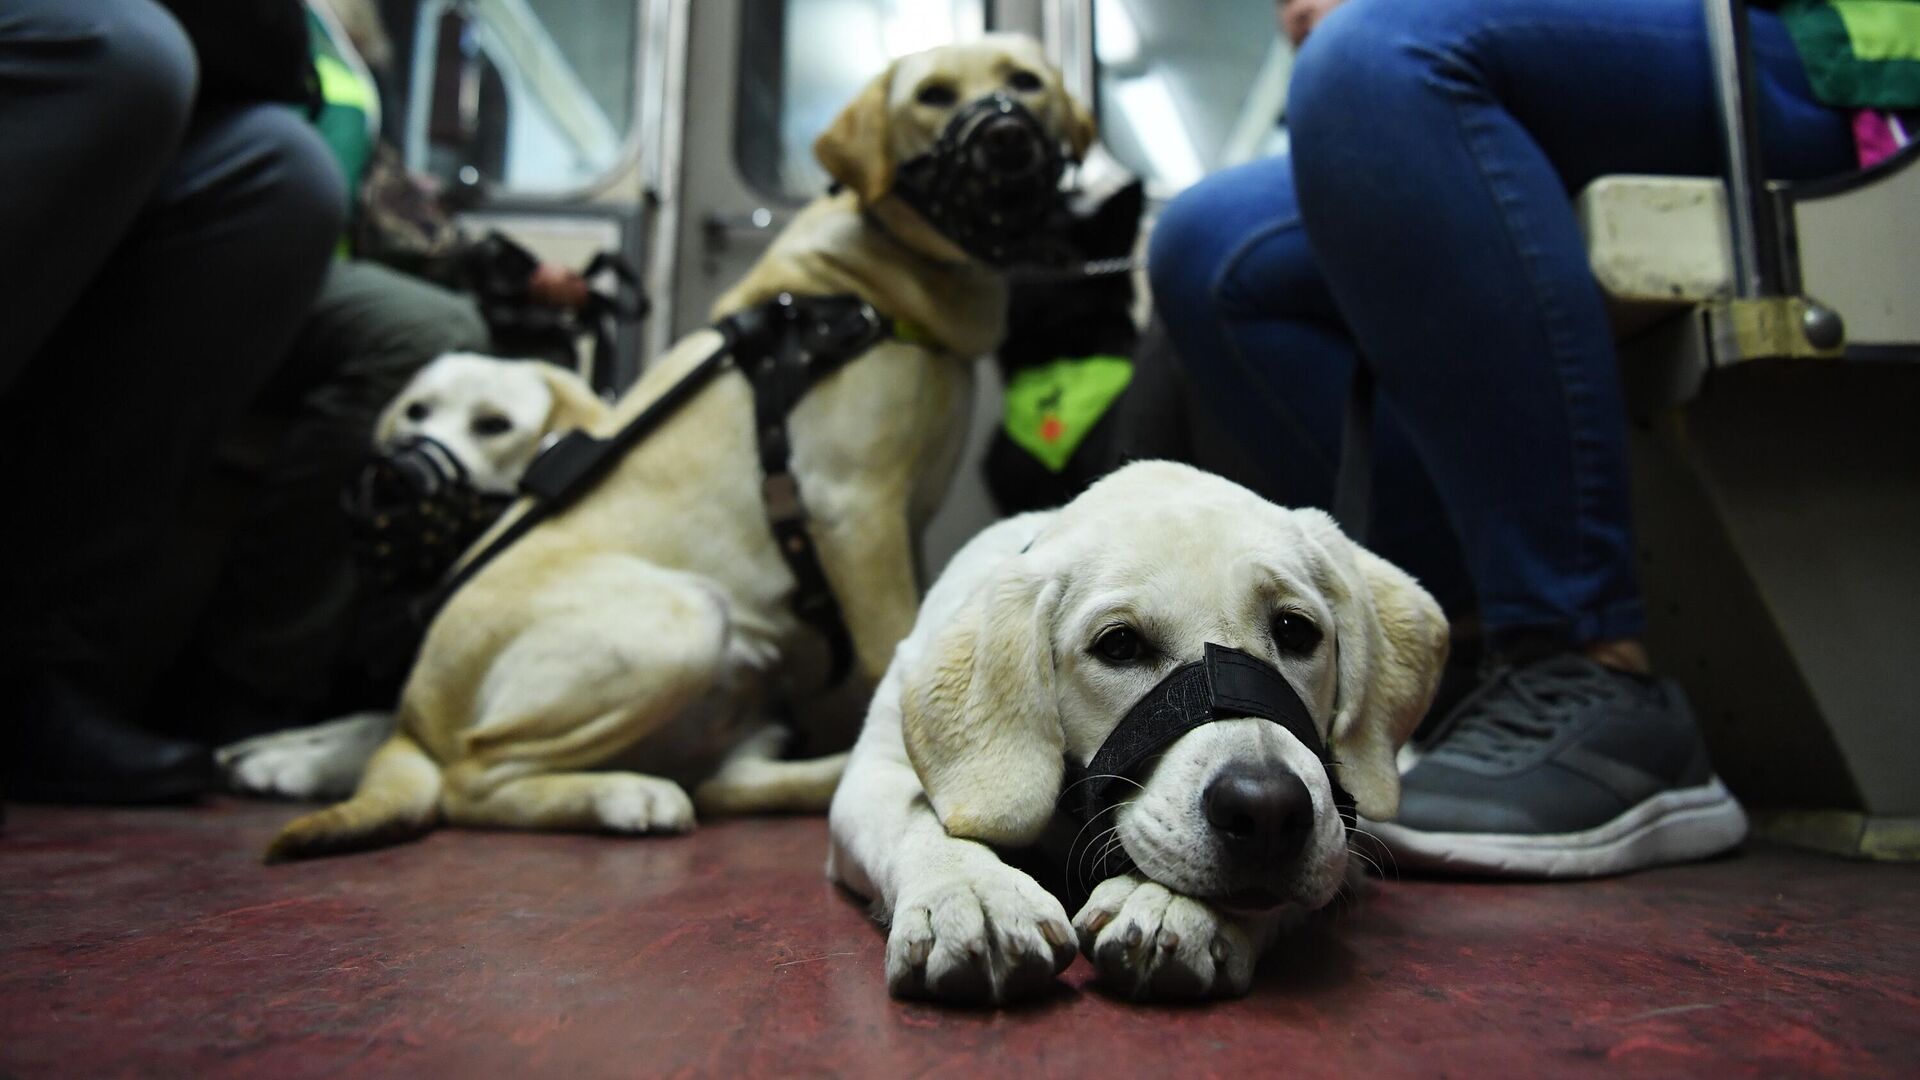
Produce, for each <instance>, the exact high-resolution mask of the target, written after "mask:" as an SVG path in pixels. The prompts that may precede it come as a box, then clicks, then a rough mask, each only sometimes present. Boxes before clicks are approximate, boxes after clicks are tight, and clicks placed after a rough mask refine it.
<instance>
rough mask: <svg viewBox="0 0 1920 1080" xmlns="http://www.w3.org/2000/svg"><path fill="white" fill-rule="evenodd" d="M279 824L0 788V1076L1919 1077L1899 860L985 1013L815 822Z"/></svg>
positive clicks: (1503, 913)
mask: <svg viewBox="0 0 1920 1080" xmlns="http://www.w3.org/2000/svg"><path fill="white" fill-rule="evenodd" d="M291 813H292V810H291V809H290V808H287V807H283V806H273V805H265V804H248V803H239V802H226V803H220V804H217V805H215V806H212V807H210V808H205V809H198V810H167V811H124V812H119V811H101V810H54V809H42V808H34V807H20V806H15V807H11V808H9V818H8V821H7V824H6V826H5V831H4V833H0V1076H4V1077H14V1076H17V1077H21V1078H30V1077H41V1076H108V1075H165V1076H195V1077H201V1076H231V1075H249V1076H272V1077H275V1078H281V1077H300V1076H334V1075H340V1074H343V1073H346V1074H351V1075H355V1076H366V1075H406V1076H459V1077H467V1076H504V1075H516V1076H518V1075H532V1074H540V1075H568V1076H579V1075H589V1076H597V1075H618V1076H728V1077H731V1076H745V1075H765V1076H885V1077H898V1076H954V1077H974V1076H979V1075H983V1074H986V1073H988V1072H994V1073H1002V1074H1007V1075H1019V1076H1023V1077H1024V1076H1063V1077H1073V1078H1076V1080H1108V1078H1111V1077H1117V1076H1130V1075H1177V1076H1181V1077H1188V1076H1213V1075H1218V1076H1229V1077H1235V1078H1237V1080H1238V1078H1248V1077H1257V1076H1265V1075H1280V1074H1284V1075H1286V1076H1289V1077H1312V1076H1357V1077H1366V1078H1368V1080H1373V1078H1376V1077H1388V1076H1402V1075H1406V1076H1415V1075H1460V1076H1490V1077H1504V1076H1562V1075H1582V1074H1599V1073H1611V1074H1620V1073H1631V1074H1633V1075H1636V1076H1641V1075H1684V1076H1713V1077H1722V1076H1836V1077H1856V1076H1865V1075H1885V1076H1908V1077H1911V1076H1915V1075H1920V914H1917V913H1916V901H1920V868H1914V867H1886V866H1864V865H1859V864H1854V863H1847V862H1840V861H1836V860H1830V859H1825V858H1821V857H1817V856H1812V855H1805V854H1799V853H1794V852H1788V851H1784V850H1780V849H1772V848H1758V849H1755V850H1751V851H1749V852H1747V853H1746V854H1744V855H1741V856H1739V857H1737V858H1733V859H1728V860H1723V861H1720V862H1716V863H1712V864H1709V865H1704V866H1695V867H1686V868H1681V869H1675V870H1665V871H1658V872H1653V873H1647V874H1641V875H1638V876H1634V877H1629V878H1623V879H1618V880H1613V881H1603V882H1597V883H1591V884H1584V885H1560V886H1551V885H1496V884H1471V883H1435V882H1414V881H1407V882H1395V883H1388V884H1385V885H1382V886H1381V887H1380V888H1379V889H1378V891H1377V892H1376V894H1375V895H1374V896H1373V897H1372V898H1371V899H1370V900H1368V901H1367V902H1366V903H1365V904H1363V905H1362V906H1361V907H1360V908H1358V909H1357V910H1356V911H1354V912H1353V913H1352V914H1350V915H1347V916H1344V917H1342V918H1340V919H1338V920H1336V921H1334V922H1333V923H1332V924H1330V925H1327V926H1324V927H1320V928H1317V929H1315V930H1313V931H1310V932H1308V933H1306V934H1304V935H1303V936H1302V937H1301V938H1299V939H1298V940H1296V941H1294V942H1293V943H1292V944H1291V946H1290V948H1289V951H1288V952H1287V953H1286V954H1284V955H1282V956H1278V957H1275V958H1273V959H1270V960H1269V961H1268V963H1267V965H1266V967H1265V968H1264V969H1263V974H1262V976H1261V977H1260V978H1259V979H1258V980H1257V981H1256V983H1255V986H1254V991H1253V993H1252V994H1251V995H1250V996H1249V997H1247V998H1246V999H1244V1000H1240V1001H1233V1002H1227V1003H1223V1004H1215V1005H1210V1006H1205V1007H1199V1008H1153V1007H1140V1006H1134V1005H1129V1004H1125V1003H1123V1002H1117V1001H1113V1000H1110V999H1108V998H1106V997H1103V996H1102V995H1101V994H1100V993H1099V992H1098V991H1097V990H1093V989H1091V988H1088V987H1086V986H1085V985H1084V984H1085V982H1086V980H1087V978H1088V975H1089V970H1088V968H1087V966H1086V964H1085V962H1084V961H1082V962H1080V963H1078V964H1076V965H1075V967H1074V968H1072V969H1071V970H1070V971H1069V972H1068V975H1067V979H1066V987H1065V988H1064V989H1063V990H1062V991H1061V993H1060V994H1059V996H1058V997H1057V998H1056V999H1055V1000H1052V1001H1050V1002H1047V1003H1044V1004H1042V1005H1040V1006H1038V1007H1034V1008H1030V1009H1026V1010H1022V1011H1017V1012H1006V1013H1001V1014H993V1013H968V1012H955V1011H946V1010H942V1009H938V1008H934V1007H930V1006H924V1005H902V1004H899V1003H896V1002H893V1001H890V1000H889V999H888V998H887V995H886V991H885V988H884V986H883V983H882V978H881V957H882V944H883V943H882V938H881V933H880V931H879V930H878V928H876V927H875V926H873V925H872V924H871V923H870V922H869V921H868V920H867V919H866V918H865V916H864V913H863V911H862V909H861V908H860V907H859V906H858V905H856V904H855V903H853V902H851V901H850V900H848V899H847V898H846V897H845V896H843V895H841V894H840V893H838V892H836V891H835V890H834V889H833V888H831V887H830V886H828V885H827V884H826V882H825V881H824V880H823V878H822V877H821V873H820V866H821V859H822V853H823V850H824V848H823V845H824V842H825V841H824V833H825V826H824V823H823V822H822V821H819V820H817V819H794V820H773V821H744V822H732V823H727V824H722V825H718V826H712V827H708V828H704V829H702V830H701V831H700V832H698V833H697V834H695V835H693V836H690V837H685V838H677V839H666V840H616V839H610V838H599V837H587V836H533V835H508V834H480V833H462V832H455V831H442V832H439V833H436V834H435V835H433V836H431V837H429V838H428V839H427V840H426V841H425V842H424V843H420V844H416V845H413V846H410V847H404V848H397V849H393V850H390V851H385V852H381V853H378V854H373V855H362V856H352V857H347V858H341V859H334V860H330V861H322V862H315V863H305V864H297V865H289V866H278V867H271V868H269V867H263V866H261V865H260V864H259V863H258V862H257V861H256V855H257V853H258V852H259V851H260V849H261V848H262V846H263V845H264V844H265V843H266V840H267V838H268V837H269V836H270V835H271V834H272V832H273V831H274V829H275V828H276V826H277V825H278V824H279V823H280V822H281V821H283V820H285V819H286V818H287V817H288V816H290V814H291Z"/></svg>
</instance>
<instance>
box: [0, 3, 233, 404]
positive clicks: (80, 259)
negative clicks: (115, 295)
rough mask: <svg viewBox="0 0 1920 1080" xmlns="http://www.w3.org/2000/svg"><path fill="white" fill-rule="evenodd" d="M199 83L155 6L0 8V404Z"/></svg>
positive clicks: (132, 200) (120, 220)
mask: <svg viewBox="0 0 1920 1080" xmlns="http://www.w3.org/2000/svg"><path fill="white" fill-rule="evenodd" d="M195 77H196V65H195V61H194V55H193V46H192V45H191V44H190V43H188V41H187V37H186V35H185V34H184V33H182V32H181V30H180V25H179V24H178V23H177V22H175V21H174V19H173V16H171V15H169V14H168V13H167V12H166V10H165V9H163V8H161V7H159V6H157V5H155V4H153V3H151V2H150V0H10V2H9V3H8V4H6V5H5V6H4V7H0V178H4V181H5V187H6V195H5V197H4V198H0V252H5V253H6V255H5V257H4V258H0V394H4V393H6V392H7V388H8V386H9V385H11V384H12V382H13V380H14V378H15V376H17V375H18V373H19V371H20V369H21V368H22V367H23V366H24V365H25V364H26V362H27V359H28V358H29V357H31V356H34V355H35V354H36V353H37V352H38V350H39V348H40V346H41V344H42V343H43V342H45V341H46V339H47V336H48V335H49V334H51V333H52V332H53V328H54V327H55V326H56V325H58V324H59V322H60V320H61V318H62V317H64V316H65V315H66V313H67V311H68V310H69V309H71V308H72V306H73V304H74V302H75V301H76V300H77V299H78V298H79V296H80V294H81V292H83V291H84V290H85V288H86V286H87V283H88V282H89V281H91V280H92V279H93V276H94V275H95V274H97V273H98V272H99V270H100V268H101V266H103V265H104V264H105V263H106V261H107V257H108V256H109V255H110V254H111V253H112V252H113V250H114V248H115V247H117V246H118V245H119V244H120V241H121V239H122V236H123V234H124V233H125V232H126V230H127V228H128V226H129V225H131V224H132V223H133V220H134V218H135V217H136V216H137V215H138V214H139V213H140V210H141V208H142V207H144V206H145V205H146V203H147V201H148V199H150V198H151V197H152V195H153V191H154V188H155V186H156V185H157V184H158V183H159V181H160V177H161V176H162V174H163V173H164V172H165V170H166V168H167V165H168V163H169V162H170V161H171V160H172V158H173V154H174V151H175V150H176V149H177V148H178V146H179V143H180V138H181V136H182V135H183V134H185V132H186V129H187V116H188V113H189V111H190V110H191V109H192V107H193V93H194V83H195Z"/></svg>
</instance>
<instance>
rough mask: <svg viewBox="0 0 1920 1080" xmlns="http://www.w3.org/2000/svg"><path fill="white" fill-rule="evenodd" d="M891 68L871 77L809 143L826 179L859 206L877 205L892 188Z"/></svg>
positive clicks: (891, 65) (888, 66) (888, 67)
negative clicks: (850, 194)
mask: <svg viewBox="0 0 1920 1080" xmlns="http://www.w3.org/2000/svg"><path fill="white" fill-rule="evenodd" d="M894 67H895V65H893V64H888V65H887V69H886V70H885V71H882V72H881V73H880V74H878V75H876V76H874V77H873V80H872V81H871V82H869V83H867V85H866V87H865V88H864V89H862V90H861V91H860V93H859V94H857V95H855V96H854V99H853V100H852V101H850V102H848V103H847V107H846V108H844V109H841V110H840V115H839V116H836V117H834V119H833V123H831V124H828V125H827V130H825V131H823V132H821V133H820V137H819V138H817V139H815V140H813V156H814V158H815V159H816V160H818V161H819V162H820V165H821V167H822V168H824V169H826V170H827V175H829V176H831V177H833V178H834V179H835V180H838V181H840V182H841V183H842V184H845V185H846V186H847V187H849V188H851V189H853V192H854V194H856V195H858V196H860V204H861V205H862V206H870V205H872V204H873V203H875V202H877V201H878V200H879V199H880V197H881V196H882V195H885V194H886V193H887V189H888V188H891V187H892V186H893V150H892V148H891V146H890V144H889V143H890V141H889V139H888V137H887V136H888V109H887V96H888V94H889V92H890V91H891V89H892V87H893V69H894Z"/></svg>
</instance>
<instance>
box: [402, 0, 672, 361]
mask: <svg viewBox="0 0 1920 1080" xmlns="http://www.w3.org/2000/svg"><path fill="white" fill-rule="evenodd" d="M675 6H677V5H676V4H675V3H674V0H381V2H380V4H379V10H380V13H381V15H382V16H383V18H384V21H385V23H386V27H387V31H388V34H389V36H390V38H391V40H392V44H393V49H392V57H393V58H392V63H391V66H390V70H389V75H388V78H387V80H386V89H387V92H386V94H385V101H384V102H383V104H384V106H385V107H384V109H383V114H384V115H383V122H382V128H383V131H384V133H385V136H386V138H387V139H388V140H389V141H391V142H393V143H394V144H396V145H397V146H398V147H399V148H400V150H401V154H402V157H403V159H404V161H405V163H406V165H407V167H408V168H409V170H410V171H413V172H416V173H421V174H425V175H428V176H431V177H433V178H434V179H435V180H437V181H438V182H439V184H440V185H441V187H442V190H443V191H444V192H446V194H447V200H448V202H449V203H450V204H452V205H454V206H456V207H457V208H458V214H457V219H458V221H459V222H460V224H461V225H462V226H463V227H464V228H465V229H467V230H468V231H470V232H472V233H474V234H475V235H484V234H485V233H487V232H489V231H493V230H498V231H499V232H501V233H503V234H505V235H506V236H507V237H509V238H510V239H512V240H513V241H515V242H517V243H518V244H520V245H522V246H524V247H525V248H527V249H528V250H530V251H531V252H533V253H534V254H535V255H537V256H538V257H540V258H543V259H548V260H552V261H556V262H559V263H562V264H564V265H568V266H572V267H575V268H579V267H583V266H585V265H586V263H587V262H588V261H589V260H590V259H591V258H593V257H594V256H595V255H597V254H599V253H601V252H610V253H614V254H617V255H619V256H620V257H622V258H623V259H625V260H626V261H627V262H628V263H629V264H631V265H632V266H634V267H636V268H640V267H643V266H644V265H645V262H646V254H647V251H646V249H647V247H648V244H647V237H648V232H649V230H650V229H651V228H652V226H653V222H652V221H651V220H650V218H651V213H652V200H651V199H650V198H649V192H650V191H651V190H653V189H654V187H655V186H656V181H655V177H654V175H653V172H654V170H655V169H656V167H657V164H658V154H657V153H656V151H655V146H656V145H657V143H658V140H659V131H660V128H661V122H660V93H659V82H660V79H661V76H662V75H663V74H664V70H663V69H664V68H665V66H666V59H667V58H666V57H665V55H664V46H665V45H666V44H667V35H666V32H665V26H666V24H667V23H668V21H669V17H670V15H671V10H670V9H671V8H673V7H675ZM609 284H610V283H609ZM641 350H642V337H641V324H638V323H633V322H623V323H621V324H620V325H619V327H618V334H617V337H616V339H615V348H614V350H613V353H614V355H611V356H594V355H592V353H593V352H594V350H593V349H592V348H591V347H590V346H589V347H585V348H583V349H582V350H581V363H582V367H583V368H584V369H585V370H583V372H582V373H583V374H585V375H587V376H588V377H589V378H590V379H591V380H592V381H593V382H594V384H595V385H596V386H598V387H599V388H601V389H602V390H603V391H614V390H618V389H621V388H624V387H625V386H626V385H627V384H628V383H630V382H631V381H632V380H633V378H634V377H635V376H636V375H637V374H638V371H639V365H640V360H641Z"/></svg>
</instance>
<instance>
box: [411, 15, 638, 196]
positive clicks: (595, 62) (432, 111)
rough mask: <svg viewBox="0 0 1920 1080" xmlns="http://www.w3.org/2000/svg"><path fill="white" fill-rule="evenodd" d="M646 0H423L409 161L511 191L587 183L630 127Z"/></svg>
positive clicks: (551, 190)
mask: <svg viewBox="0 0 1920 1080" xmlns="http://www.w3.org/2000/svg"><path fill="white" fill-rule="evenodd" d="M640 2H641V0H422V2H421V3H420V4H419V6H418V8H417V11H416V13H415V18H414V21H413V27H414V33H413V47H412V50H411V56H410V57H408V58H407V60H408V61H409V63H408V64H407V66H408V69H409V72H408V77H407V78H406V81H405V82H406V88H407V89H406V97H407V113H406V117H407V119H406V128H405V133H404V135H403V138H402V141H403V144H404V146H405V148H406V155H407V164H408V165H409V166H410V167H412V168H415V169H419V170H423V171H426V172H431V173H433V174H435V175H438V176H441V177H444V178H446V179H448V180H450V181H453V182H456V183H460V184H467V185H471V184H475V183H482V182H484V183H488V184H492V185H496V186H498V187H499V188H501V189H503V190H504V191H505V192H506V193H509V194H516V195H540V194H559V193H562V192H571V191H576V190H579V189H580V188H583V187H586V186H589V185H591V184H592V183H593V182H594V181H595V180H597V179H599V178H600V177H602V176H604V175H605V174H606V173H607V172H608V171H609V170H611V169H612V168H613V167H614V166H615V165H617V164H618V163H619V161H620V159H621V157H622V153H623V150H624V149H625V148H626V146H627V143H628V141H629V135H630V133H631V129H632V127H633V124H634V116H635V108H634V100H635V96H636V87H637V85H638V80H639V71H638V58H639V55H640V47H639V25H640V18H639V4H640Z"/></svg>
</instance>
